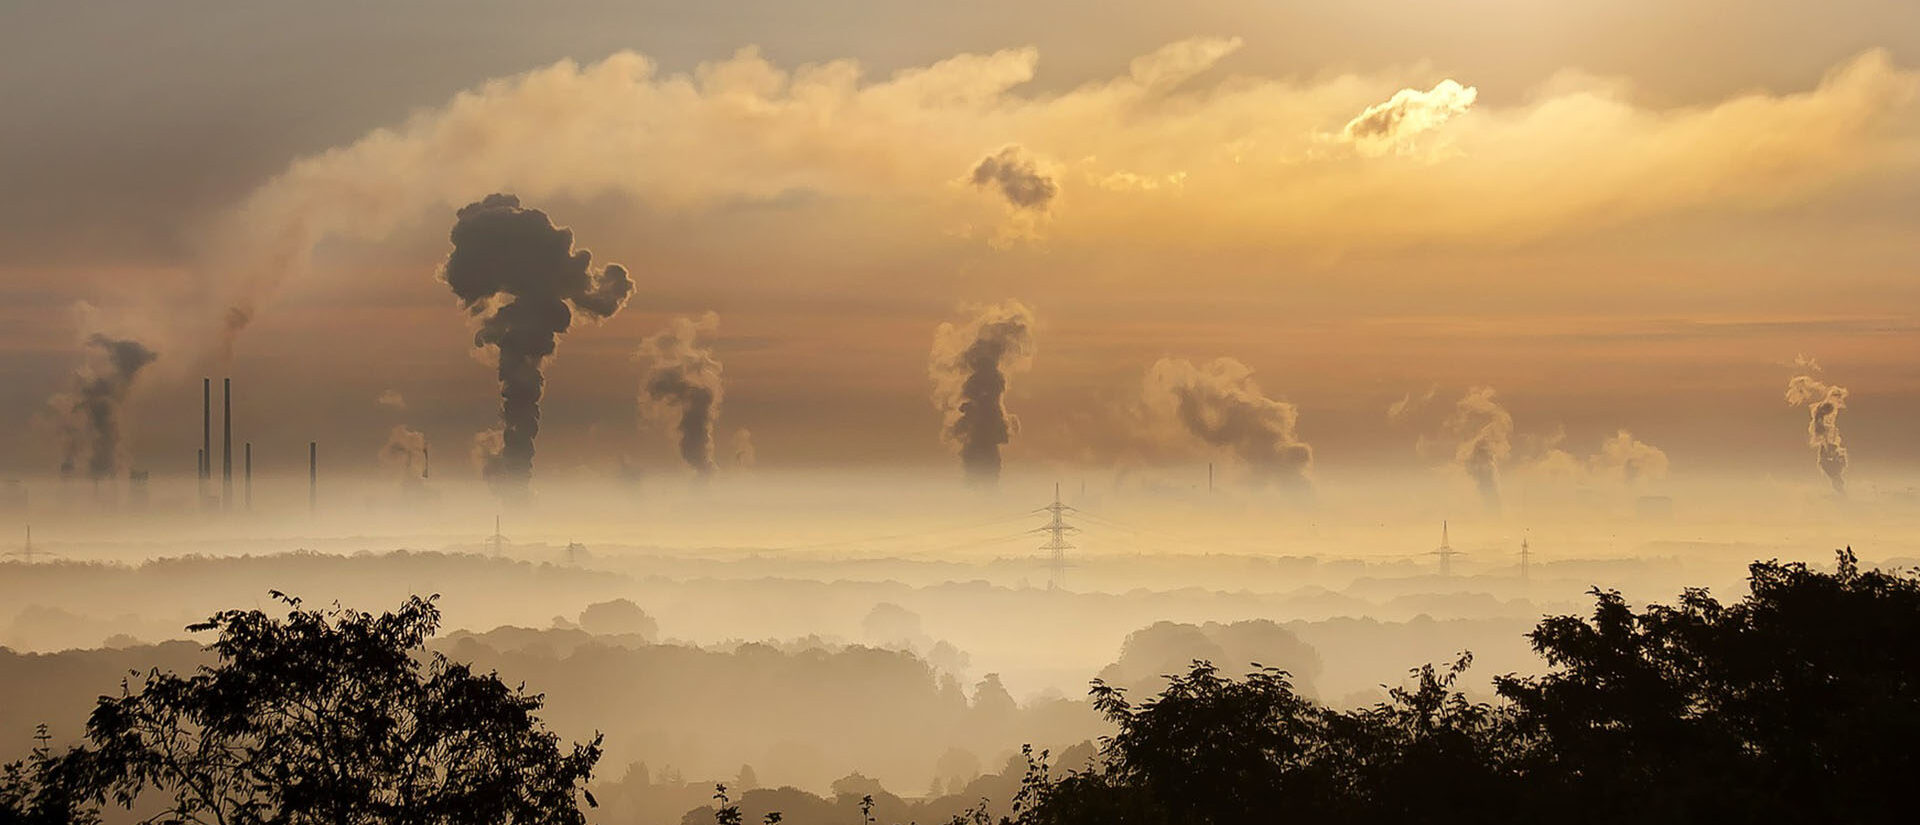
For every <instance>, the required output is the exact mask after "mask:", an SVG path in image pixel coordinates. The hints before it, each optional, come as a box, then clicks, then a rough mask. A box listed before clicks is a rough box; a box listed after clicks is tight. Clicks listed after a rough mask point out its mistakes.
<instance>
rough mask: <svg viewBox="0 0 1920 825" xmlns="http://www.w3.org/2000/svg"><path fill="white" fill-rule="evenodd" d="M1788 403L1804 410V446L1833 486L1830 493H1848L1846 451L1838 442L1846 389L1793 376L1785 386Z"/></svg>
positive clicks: (1845, 406) (1816, 380) (1845, 404)
mask: <svg viewBox="0 0 1920 825" xmlns="http://www.w3.org/2000/svg"><path fill="white" fill-rule="evenodd" d="M1787 403H1788V404H1792V405H1794V406H1796V407H1797V406H1802V405H1805V406H1806V408H1807V446H1809V447H1812V448H1813V452H1814V460H1815V462H1816V463H1818V464H1819V465H1820V472H1822V473H1825V474H1826V476H1827V481H1828V482H1830V483H1832V484H1833V491H1834V492H1836V493H1841V494H1845V493H1846V492H1847V447H1846V444H1844V443H1842V442H1841V440H1840V411H1841V410H1844V409H1846V408H1847V388H1846V387H1840V386H1834V385H1832V384H1828V383H1826V382H1823V381H1821V380H1820V379H1818V378H1815V377H1813V376H1811V375H1796V376H1794V377H1793V379H1792V380H1790V381H1788V382H1787Z"/></svg>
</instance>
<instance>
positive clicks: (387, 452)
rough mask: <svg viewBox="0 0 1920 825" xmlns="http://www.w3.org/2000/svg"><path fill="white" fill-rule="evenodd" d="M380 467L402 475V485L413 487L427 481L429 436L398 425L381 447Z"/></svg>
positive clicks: (403, 425)
mask: <svg viewBox="0 0 1920 825" xmlns="http://www.w3.org/2000/svg"><path fill="white" fill-rule="evenodd" d="M380 466H382V467H386V468H389V469H391V470H393V471H394V472H396V473H398V474H399V475H400V483H401V484H407V485H413V484H420V483H422V482H424V481H425V480H426V473H427V436H426V434H425V433H422V432H420V431H419V430H416V429H413V428H411V427H408V426H406V425H405V424H397V425H395V426H394V428H393V431H392V432H389V433H388V434H387V443H385V444H383V445H381V446H380Z"/></svg>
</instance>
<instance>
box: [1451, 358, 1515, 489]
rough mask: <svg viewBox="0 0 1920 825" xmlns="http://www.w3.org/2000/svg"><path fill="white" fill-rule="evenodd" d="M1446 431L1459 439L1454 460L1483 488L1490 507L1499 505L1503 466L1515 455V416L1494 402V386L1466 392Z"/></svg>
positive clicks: (1456, 406) (1455, 407)
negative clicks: (1502, 463)
mask: <svg viewBox="0 0 1920 825" xmlns="http://www.w3.org/2000/svg"><path fill="white" fill-rule="evenodd" d="M1447 430H1448V432H1450V433H1452V434H1453V435H1455V436H1456V437H1458V438H1459V439H1460V441H1459V445H1458V446H1456V447H1455V448H1454V452H1453V460H1454V463H1455V464H1457V465H1459V467H1460V469H1462V470H1465V471H1466V473H1467V476H1468V477H1469V478H1472V479H1473V483H1474V486H1475V487H1478V488H1479V489H1480V497H1481V498H1482V499H1484V500H1485V501H1486V502H1487V506H1489V507H1498V506H1499V505H1500V464H1501V462H1503V461H1506V460H1507V457H1508V456H1510V455H1512V454H1513V415H1512V414H1511V413H1509V412H1507V410H1506V408H1505V407H1502V406H1500V402H1498V401H1496V400H1494V392H1493V388H1492V387H1474V388H1472V389H1469V390H1467V393H1466V395H1463V396H1461V397H1460V400H1459V402H1457V403H1455V404H1454V407H1453V417H1452V418H1449V419H1448V420H1447Z"/></svg>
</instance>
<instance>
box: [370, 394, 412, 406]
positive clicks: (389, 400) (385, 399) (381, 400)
mask: <svg viewBox="0 0 1920 825" xmlns="http://www.w3.org/2000/svg"><path fill="white" fill-rule="evenodd" d="M373 403H375V404H379V405H380V406H382V407H387V408H390V409H395V410H404V409H406V408H407V399H406V398H404V397H402V396H401V395H400V391H399V390H383V391H382V392H381V393H380V396H379V397H378V398H375V399H373Z"/></svg>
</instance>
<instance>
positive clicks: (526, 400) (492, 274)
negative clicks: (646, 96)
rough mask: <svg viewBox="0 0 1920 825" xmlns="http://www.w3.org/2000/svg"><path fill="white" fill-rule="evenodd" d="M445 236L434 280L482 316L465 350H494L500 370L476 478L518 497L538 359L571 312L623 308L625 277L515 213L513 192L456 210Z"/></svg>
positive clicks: (537, 386)
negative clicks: (492, 444)
mask: <svg viewBox="0 0 1920 825" xmlns="http://www.w3.org/2000/svg"><path fill="white" fill-rule="evenodd" d="M451 239H452V241H453V251H452V252H450V253H448V254H447V261H446V263H445V265H443V266H442V267H441V278H442V280H444V281H446V283H447V286H449V287H451V288H452V289H453V294H454V295H455V296H457V297H458V298H459V299H460V304H461V306H462V307H464V308H465V309H466V310H467V312H468V313H469V314H471V315H473V316H474V317H476V318H479V319H480V328H479V330H478V331H477V332H475V333H474V336H473V345H474V346H475V347H482V348H484V347H493V348H494V350H495V354H496V355H497V361H498V366H499V374H500V422H501V430H500V446H499V449H498V451H496V452H493V453H491V454H490V455H487V456H485V457H484V461H483V470H482V472H483V474H484V475H485V476H486V478H487V480H488V482H489V483H491V484H492V485H493V486H494V488H495V489H496V490H498V491H501V492H503V493H508V494H515V495H519V494H524V493H525V492H526V489H527V485H528V482H530V481H531V480H532V477H533V440H534V437H535V436H536V435H538V434H539V432H540V394H541V391H542V389H543V387H544V384H545V381H546V378H545V376H544V375H542V373H541V369H542V368H543V366H544V364H545V361H546V359H547V358H548V357H549V356H551V355H553V352H554V347H555V345H556V344H557V343H558V339H559V336H560V333H563V332H566V331H567V329H568V327H570V326H571V325H572V323H573V313H574V312H575V311H578V312H580V313H582V314H585V315H586V316H587V317H589V318H593V319H604V318H607V317H610V316H612V315H613V314H614V313H616V312H619V311H620V308H621V307H622V306H625V305H626V302H627V297H628V295H630V294H631V293H632V292H633V280H632V279H630V278H628V277H627V270H626V269H625V268H624V267H621V266H620V265H619V264H607V265H606V266H605V268H603V269H599V270H595V269H594V268H593V266H592V255H591V254H590V253H588V252H587V250H585V249H574V248H573V231H572V230H570V229H566V228H564V227H557V226H554V225H553V221H551V220H549V219H548V218H547V213H545V212H542V211H540V210H538V209H523V208H521V206H520V199H519V198H516V197H514V196H512V195H504V194H494V195H488V196H487V197H486V198H484V199H482V200H480V201H478V202H475V203H471V204H468V205H467V206H465V207H462V208H461V209H460V211H459V213H458V219H457V220H456V221H455V222H454V225H453V231H452V233H451ZM475 443H476V447H478V446H480V445H481V442H480V441H478V440H476V442H475Z"/></svg>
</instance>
